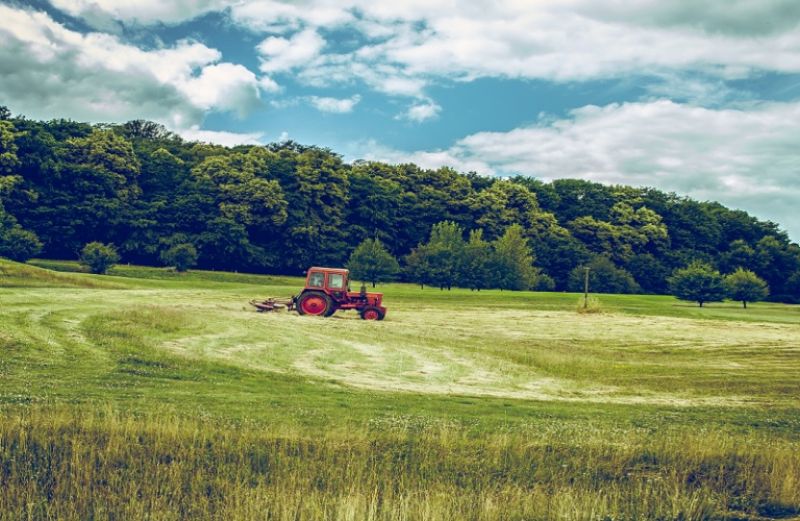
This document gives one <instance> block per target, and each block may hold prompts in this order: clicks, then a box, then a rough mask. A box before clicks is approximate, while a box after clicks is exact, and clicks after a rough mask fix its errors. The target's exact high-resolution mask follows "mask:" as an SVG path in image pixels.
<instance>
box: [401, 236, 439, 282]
mask: <svg viewBox="0 0 800 521" xmlns="http://www.w3.org/2000/svg"><path fill="white" fill-rule="evenodd" d="M432 257H433V255H432V252H431V248H430V247H428V245H426V244H420V245H419V246H417V247H416V248H414V249H413V250H411V253H409V254H408V255H406V256H405V258H404V259H403V263H404V264H405V273H406V276H407V277H408V279H409V280H412V281H414V282H416V283H417V284H419V286H420V288H423V289H424V288H425V284H428V285H430V284H433V283H434V273H433V268H432V266H431V258H432Z"/></svg>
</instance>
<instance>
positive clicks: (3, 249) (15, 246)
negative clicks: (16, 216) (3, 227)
mask: <svg viewBox="0 0 800 521" xmlns="http://www.w3.org/2000/svg"><path fill="white" fill-rule="evenodd" d="M40 251H42V242H41V241H40V240H39V238H38V237H37V236H36V234H35V233H33V232H31V231H28V230H25V229H23V228H21V227H19V226H14V227H13V228H11V229H10V230H7V231H6V232H5V233H3V234H2V236H0V256H3V257H7V258H9V259H11V260H14V261H17V262H25V261H26V260H28V259H30V258H31V257H33V256H35V255H36V254H38V253H39V252H40Z"/></svg>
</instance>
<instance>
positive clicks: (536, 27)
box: [232, 0, 800, 97]
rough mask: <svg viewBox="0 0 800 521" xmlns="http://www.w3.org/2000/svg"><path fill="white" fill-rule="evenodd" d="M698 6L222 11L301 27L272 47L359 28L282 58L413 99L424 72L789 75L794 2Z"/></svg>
mask: <svg viewBox="0 0 800 521" xmlns="http://www.w3.org/2000/svg"><path fill="white" fill-rule="evenodd" d="M706 4H709V5H706ZM710 4H712V3H705V4H704V3H702V2H701V3H698V2H693V1H692V2H690V1H684V0H681V1H675V2H661V1H656V0H635V1H633V2H627V1H626V2H623V1H622V0H606V1H604V2H598V1H597V0H551V1H542V2H535V3H533V2H529V1H523V0H498V1H497V2H492V3H491V4H486V3H474V2H472V3H470V2H463V3H458V4H454V3H453V1H452V0H426V1H422V0H412V1H406V2H386V1H383V2H376V1H374V0H370V1H368V0H349V1H344V2H341V1H340V2H334V1H332V0H305V1H302V2H299V3H298V2H274V1H270V2H268V3H267V4H263V5H262V4H261V3H260V2H245V3H244V4H243V5H241V6H237V7H234V8H233V10H232V13H233V16H234V18H235V19H236V20H237V21H239V22H240V23H243V24H246V25H250V27H252V28H254V29H259V28H260V29H264V28H267V27H268V28H271V29H273V30H274V29H276V27H278V26H279V29H280V30H281V31H285V32H291V31H297V30H298V29H300V28H303V29H302V30H301V31H300V32H295V34H294V36H292V37H291V38H275V37H273V39H268V40H270V41H274V44H275V46H276V47H279V49H277V50H278V51H279V52H278V53H277V54H279V55H282V54H284V53H285V52H288V51H287V49H292V48H294V47H295V46H294V45H292V43H293V42H294V38H296V37H297V36H298V35H306V34H317V33H316V32H314V31H316V30H317V29H319V28H325V29H336V28H347V29H350V30H355V31H357V32H359V33H360V34H361V35H362V36H363V37H364V41H363V42H362V43H361V44H359V45H358V46H357V47H356V48H355V49H352V50H349V51H347V52H338V53H332V52H328V53H324V52H323V50H322V49H320V48H319V47H318V46H317V47H313V46H312V47H313V48H314V51H316V52H307V53H303V55H304V57H305V59H302V60H300V59H298V60H289V61H290V63H291V67H293V68H297V69H298V70H299V78H300V79H302V80H304V81H307V82H309V83H310V84H312V85H329V84H333V83H343V82H351V81H353V79H355V78H358V79H361V80H363V81H365V82H366V83H367V84H369V85H370V86H371V87H373V88H375V89H376V90H379V91H382V92H386V93H389V94H399V95H407V96H415V97H423V91H424V88H425V86H426V85H427V84H428V83H429V82H430V81H432V80H434V79H436V78H448V79H460V80H471V79H474V78H479V77H508V78H529V79H545V80H553V81H575V80H589V79H598V78H609V77H613V76H616V75H623V74H640V73H645V74H666V73H669V72H670V71H672V72H674V71H687V70H690V71H698V70H702V71H705V72H706V73H708V74H709V75H711V76H714V77H717V78H736V77H744V76H747V75H750V74H752V73H757V72H758V71H776V72H800V31H798V30H796V29H797V28H798V26H800V7H798V6H800V4H797V3H796V2H791V1H789V0H766V1H764V2H758V3H755V2H752V1H749V0H732V2H730V3H726V4H725V5H724V6H722V5H719V6H714V5H710ZM244 13H249V14H248V16H245V14H244ZM356 13H357V14H356ZM276 24H277V26H276ZM300 47H301V48H302V46H300ZM298 52H300V51H298ZM278 63H280V60H279V61H278ZM276 68H283V69H285V68H286V67H281V66H280V65H278V66H276ZM686 77H688V76H684V78H686ZM691 88H695V89H696V88H697V85H694V86H692V87H691Z"/></svg>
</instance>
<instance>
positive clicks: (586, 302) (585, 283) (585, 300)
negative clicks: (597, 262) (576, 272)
mask: <svg viewBox="0 0 800 521" xmlns="http://www.w3.org/2000/svg"><path fill="white" fill-rule="evenodd" d="M588 307H589V268H588V267H586V268H583V309H586V308H588Z"/></svg>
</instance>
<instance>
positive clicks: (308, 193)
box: [0, 111, 800, 302]
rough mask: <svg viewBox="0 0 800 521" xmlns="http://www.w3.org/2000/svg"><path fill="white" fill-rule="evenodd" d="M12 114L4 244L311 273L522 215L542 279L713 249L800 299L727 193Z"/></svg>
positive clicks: (58, 253)
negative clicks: (365, 246)
mask: <svg viewBox="0 0 800 521" xmlns="http://www.w3.org/2000/svg"><path fill="white" fill-rule="evenodd" d="M6 112H7V111H6ZM0 123H2V125H0V129H2V134H0V153H2V154H4V158H5V160H4V161H5V163H4V164H6V165H7V167H4V171H3V174H4V175H3V177H2V178H0V204H2V208H3V209H0V255H3V256H6V257H11V258H16V259H27V258H30V257H32V256H36V255H40V256H43V257H47V258H57V259H65V258H67V259H69V258H72V259H74V258H77V256H78V254H79V252H80V250H81V248H82V247H83V246H84V245H85V244H86V243H88V242H92V241H100V242H104V243H111V244H114V245H115V246H116V247H117V249H118V250H119V252H120V254H121V255H122V261H123V262H132V263H138V264H147V265H162V264H163V260H162V255H163V254H164V252H166V251H168V250H169V249H170V248H171V247H173V246H176V245H181V244H191V245H192V246H193V247H194V248H196V250H197V252H198V259H197V260H198V267H201V268H204V269H215V270H220V269H227V270H235V271H250V272H261V273H280V274H298V273H300V272H301V271H302V270H304V269H306V268H307V267H308V266H310V265H311V264H323V265H342V264H343V263H344V262H345V261H346V260H347V259H348V257H349V255H350V254H351V252H353V250H354V249H355V248H356V246H357V245H358V244H359V243H361V242H362V241H363V240H365V239H370V238H377V239H379V240H381V241H382V242H383V244H385V245H386V247H387V248H388V250H389V251H390V253H391V254H393V255H394V256H395V257H398V258H399V259H400V260H401V261H404V259H406V256H407V255H408V254H409V253H410V252H412V251H413V250H414V249H415V248H417V247H418V245H419V244H420V243H423V242H425V241H426V240H428V238H429V235H430V233H431V230H432V228H433V226H434V225H436V224H437V223H441V222H445V221H448V222H452V223H454V224H455V225H456V226H457V227H458V230H460V232H461V233H462V234H463V235H464V237H466V236H467V234H468V233H469V232H470V231H472V230H480V231H481V233H482V234H483V235H482V237H483V239H485V240H487V241H494V240H496V239H498V238H500V237H501V236H503V234H504V233H505V232H506V231H507V230H508V229H509V228H510V227H512V226H513V225H519V226H520V227H521V229H522V236H523V237H524V239H525V240H526V241H527V242H528V244H529V246H530V248H531V250H532V251H531V253H532V258H533V263H534V265H535V266H536V268H537V269H538V270H539V273H540V275H541V277H539V280H540V281H543V282H542V284H539V285H538V286H540V287H552V288H554V289H556V290H564V289H575V287H576V286H577V285H579V282H576V279H575V277H574V276H573V275H574V273H575V270H576V269H578V270H580V267H581V266H584V265H587V264H590V265H591V264H592V263H597V262H599V263H601V264H602V263H606V264H607V263H609V262H610V263H611V267H612V268H614V269H616V270H617V271H616V272H614V274H615V275H614V276H615V277H616V278H617V279H620V280H623V281H625V284H622V285H620V284H616V283H613V282H611V281H610V277H601V278H599V279H598V280H597V281H595V283H594V286H595V289H597V290H598V291H607V292H637V293H649V294H653V293H655V294H660V293H665V292H666V290H667V282H666V281H667V278H668V276H669V275H670V274H671V273H672V272H673V271H674V270H675V269H677V268H681V267H683V266H686V265H687V264H689V263H690V262H691V261H694V260H702V261H706V262H709V263H711V264H713V265H714V266H715V267H716V268H717V269H719V270H720V271H721V272H723V273H730V272H732V271H734V270H735V269H736V268H739V267H743V268H746V269H749V270H752V271H754V272H755V273H757V274H758V275H759V276H760V277H761V278H763V279H764V280H766V282H767V283H768V284H769V287H770V292H771V299H772V300H776V301H785V302H798V301H800V247H798V246H797V245H796V244H793V243H791V241H790V240H789V238H788V237H787V235H786V233H785V232H783V231H782V230H781V228H780V226H779V225H778V224H776V223H772V222H764V221H761V220H759V219H758V218H756V217H753V216H751V215H748V214H747V213H745V212H743V211H739V210H731V209H728V208H725V207H724V206H722V205H720V204H718V203H714V202H700V201H693V200H691V199H688V198H685V197H682V196H680V195H678V194H668V193H663V192H660V191H658V190H654V189H650V188H642V187H639V188H637V187H629V186H605V185H600V184H596V183H591V182H586V181H579V180H558V181H554V182H552V183H544V182H541V181H539V180H536V179H532V178H524V177H516V178H513V179H496V178H487V177H482V176H478V175H475V174H462V173H458V172H456V171H454V170H452V169H449V168H440V169H437V170H428V169H424V168H420V167H418V166H416V165H413V164H404V165H389V164H383V163H376V162H363V161H356V162H355V163H353V164H347V163H345V162H344V161H342V159H341V157H340V156H339V155H337V154H336V153H335V152H333V151H330V150H327V149H323V148H318V147H314V146H304V145H300V144H297V143H294V142H285V143H279V144H271V145H267V146H240V147H236V148H226V147H221V146H216V145H209V144H203V143H196V142H187V141H184V140H183V139H181V138H179V137H177V136H175V135H173V134H171V133H169V132H168V131H166V129H164V128H163V127H161V126H159V125H157V124H155V123H151V122H146V121H131V122H129V123H126V124H124V125H94V126H91V125H88V124H83V123H77V122H72V121H63V120H57V121H49V122H39V121H33V120H29V119H25V118H22V117H16V118H12V117H9V118H8V119H7V120H5V121H1V122H0ZM406 260H407V259H406ZM605 271H606V272H608V269H606V270H605ZM406 276H410V275H406Z"/></svg>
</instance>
